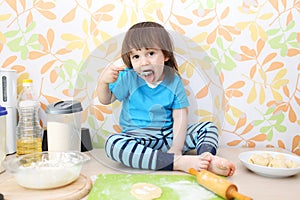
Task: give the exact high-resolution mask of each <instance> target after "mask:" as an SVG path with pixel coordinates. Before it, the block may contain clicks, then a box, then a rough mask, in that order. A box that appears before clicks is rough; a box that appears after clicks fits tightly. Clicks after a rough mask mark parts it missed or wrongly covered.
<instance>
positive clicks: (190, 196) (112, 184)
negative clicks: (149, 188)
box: [88, 174, 223, 200]
mask: <svg viewBox="0 0 300 200" xmlns="http://www.w3.org/2000/svg"><path fill="white" fill-rule="evenodd" d="M141 182H143V183H151V184H154V185H156V186H158V187H160V188H161V189H162V191H163V192H162V195H161V197H160V198H159V199H162V200H163V199H164V200H220V199H223V198H221V197H219V196H217V195H216V194H214V193H213V192H211V191H209V190H207V189H205V188H204V187H202V186H200V185H199V184H198V183H197V180H196V177H195V176H192V175H157V174H99V175H98V177H97V179H96V181H95V183H94V185H93V188H92V190H91V191H90V193H89V195H88V200H108V199H109V200H131V199H132V200H135V199H136V198H135V197H133V196H131V194H130V190H131V187H132V185H133V184H135V183H141Z"/></svg>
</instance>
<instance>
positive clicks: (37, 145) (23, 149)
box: [17, 137, 42, 155]
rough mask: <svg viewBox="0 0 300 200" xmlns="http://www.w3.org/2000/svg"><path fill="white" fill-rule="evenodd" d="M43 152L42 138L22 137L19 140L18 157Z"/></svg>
mask: <svg viewBox="0 0 300 200" xmlns="http://www.w3.org/2000/svg"><path fill="white" fill-rule="evenodd" d="M36 152H42V138H34V137H22V138H19V139H18V140H17V155H24V154H31V153H36Z"/></svg>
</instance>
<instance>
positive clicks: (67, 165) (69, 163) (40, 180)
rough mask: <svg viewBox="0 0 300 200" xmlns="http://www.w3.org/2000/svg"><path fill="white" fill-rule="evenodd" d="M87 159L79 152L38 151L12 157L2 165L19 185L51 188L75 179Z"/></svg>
mask: <svg viewBox="0 0 300 200" xmlns="http://www.w3.org/2000/svg"><path fill="white" fill-rule="evenodd" d="M88 160H89V157H88V156H87V155H85V154H84V153H81V152H39V153H33V154H26V155H22V156H18V157H12V158H10V159H7V160H6V161H5V162H4V166H5V168H6V169H7V170H8V171H9V172H11V173H13V175H14V177H15V180H16V182H17V183H18V184H19V185H20V186H23V187H26V188H31V189H51V188H57V187H61V186H64V185H67V184H69V183H72V182H73V181H75V180H76V179H77V178H78V177H79V175H80V172H81V168H82V165H83V164H84V163H85V162H87V161H88Z"/></svg>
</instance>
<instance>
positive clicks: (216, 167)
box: [208, 156, 235, 176]
mask: <svg viewBox="0 0 300 200" xmlns="http://www.w3.org/2000/svg"><path fill="white" fill-rule="evenodd" d="M208 171H210V172H213V173H215V174H218V175H222V176H232V175H233V174H234V172H235V166H234V164H233V163H231V162H230V161H228V160H226V159H225V158H221V157H218V156H212V159H211V162H210V164H209V167H208Z"/></svg>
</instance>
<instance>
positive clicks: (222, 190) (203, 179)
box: [189, 168, 252, 200]
mask: <svg viewBox="0 0 300 200" xmlns="http://www.w3.org/2000/svg"><path fill="white" fill-rule="evenodd" d="M189 173H190V174H193V175H195V176H196V178H197V182H198V183H199V184H200V185H202V186H204V187H205V188H207V189H209V190H211V191H212V192H214V193H216V194H218V195H220V196H221V197H223V198H225V199H233V198H235V199H236V200H251V199H252V198H251V197H247V196H245V195H243V194H240V193H238V189H237V186H236V185H234V184H233V183H231V182H229V181H227V180H226V179H225V178H222V177H220V176H218V175H216V174H214V173H212V172H209V171H207V170H201V171H197V170H195V169H193V168H191V169H189Z"/></svg>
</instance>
